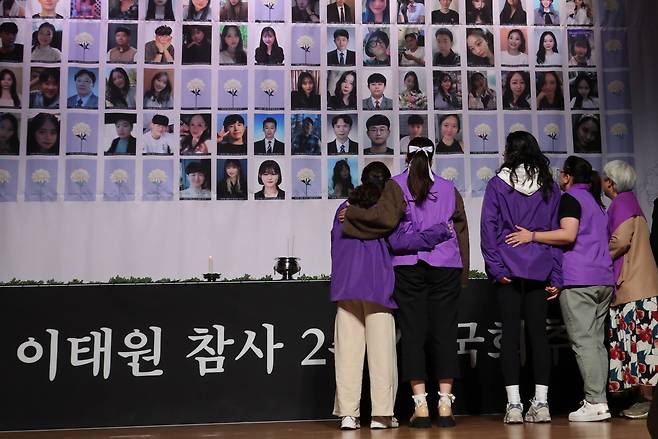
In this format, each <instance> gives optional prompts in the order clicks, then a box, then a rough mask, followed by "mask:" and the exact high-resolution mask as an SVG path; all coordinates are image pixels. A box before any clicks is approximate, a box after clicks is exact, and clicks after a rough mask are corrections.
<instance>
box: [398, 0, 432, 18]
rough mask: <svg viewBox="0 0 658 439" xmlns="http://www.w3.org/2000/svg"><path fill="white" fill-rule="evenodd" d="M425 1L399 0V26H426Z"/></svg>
mask: <svg viewBox="0 0 658 439" xmlns="http://www.w3.org/2000/svg"><path fill="white" fill-rule="evenodd" d="M424 2H425V0H397V20H398V24H425V13H426V12H425V3H424Z"/></svg>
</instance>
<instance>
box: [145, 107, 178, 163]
mask: <svg viewBox="0 0 658 439" xmlns="http://www.w3.org/2000/svg"><path fill="white" fill-rule="evenodd" d="M177 120H178V119H174V118H173V115H171V114H165V113H164V112H162V113H154V112H150V111H149V112H146V113H144V116H143V121H142V125H143V128H142V145H143V149H142V154H143V155H173V154H174V150H175V149H177V148H178V144H179V139H178V138H176V137H174V122H175V121H177Z"/></svg>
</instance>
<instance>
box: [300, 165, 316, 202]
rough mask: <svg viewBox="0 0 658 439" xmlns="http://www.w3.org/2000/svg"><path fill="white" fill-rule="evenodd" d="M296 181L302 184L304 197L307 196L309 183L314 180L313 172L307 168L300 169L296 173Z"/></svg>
mask: <svg viewBox="0 0 658 439" xmlns="http://www.w3.org/2000/svg"><path fill="white" fill-rule="evenodd" d="M297 180H299V181H301V182H302V183H304V190H305V193H306V196H308V187H309V186H310V185H311V182H312V181H313V180H315V172H313V170H312V169H309V168H302V169H300V170H299V171H297Z"/></svg>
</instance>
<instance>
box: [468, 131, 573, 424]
mask: <svg viewBox="0 0 658 439" xmlns="http://www.w3.org/2000/svg"><path fill="white" fill-rule="evenodd" d="M549 163H550V161H549V160H548V158H547V157H546V156H545V155H544V154H542V152H541V150H540V149H539V145H538V144H537V140H536V139H535V138H534V137H533V135H532V134H530V133H527V132H525V131H516V132H513V133H510V134H509V135H508V136H507V142H506V145H505V154H504V163H503V164H502V166H501V167H500V170H499V171H498V174H497V175H496V176H495V177H494V178H492V179H491V180H489V183H488V184H487V189H486V191H485V193H484V201H483V203H482V215H481V217H480V247H481V248H482V256H483V257H484V262H485V269H486V272H487V274H488V275H489V278H490V279H491V280H492V281H494V282H495V283H494V290H495V294H496V298H497V300H498V304H499V308H500V315H501V319H502V322H503V339H502V347H501V356H500V361H501V368H502V370H503V377H504V380H505V390H506V392H507V409H506V411H505V417H504V420H503V421H504V422H505V423H506V424H521V423H523V403H522V402H521V395H520V392H519V375H520V358H519V347H520V344H521V315H522V314H523V315H524V316H525V326H526V328H528V332H529V336H530V343H531V344H532V354H533V361H532V364H533V369H534V378H535V383H536V384H535V397H534V398H533V399H532V400H531V401H530V408H529V409H528V412H527V413H526V415H525V420H526V421H527V422H550V421H551V414H550V411H549V409H548V384H549V381H550V366H551V365H550V352H549V346H548V338H547V336H546V314H547V312H548V302H547V301H548V300H551V299H555V298H556V297H557V295H558V288H560V287H561V286H562V253H561V251H560V250H559V249H557V248H555V247H552V246H548V245H545V244H539V243H537V242H532V243H529V244H528V245H524V246H517V247H512V246H510V245H509V244H506V243H505V236H507V235H508V234H509V233H511V232H513V231H516V228H515V226H517V225H519V224H520V225H523V226H524V227H527V228H528V229H531V230H540V231H547V230H553V229H556V228H557V227H558V216H557V214H558V205H559V203H560V190H559V188H558V186H557V184H555V182H554V181H553V177H552V174H551V171H550V167H549Z"/></svg>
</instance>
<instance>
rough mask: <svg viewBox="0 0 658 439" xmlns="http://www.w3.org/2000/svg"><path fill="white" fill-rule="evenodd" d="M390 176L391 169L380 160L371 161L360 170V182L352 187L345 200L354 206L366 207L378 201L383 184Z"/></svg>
mask: <svg viewBox="0 0 658 439" xmlns="http://www.w3.org/2000/svg"><path fill="white" fill-rule="evenodd" d="M390 178H391V171H389V169H388V167H387V166H386V165H385V164H384V163H382V162H371V163H368V165H366V167H365V168H363V171H362V172H361V184H360V185H359V186H357V187H356V189H354V190H353V191H352V192H351V193H350V195H349V198H348V199H347V201H348V202H349V203H350V204H351V205H354V206H359V207H363V208H364V209H368V208H369V207H372V206H374V205H375V204H377V201H379V197H381V195H382V192H383V190H384V185H386V182H387V181H388V180H389V179H390Z"/></svg>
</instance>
